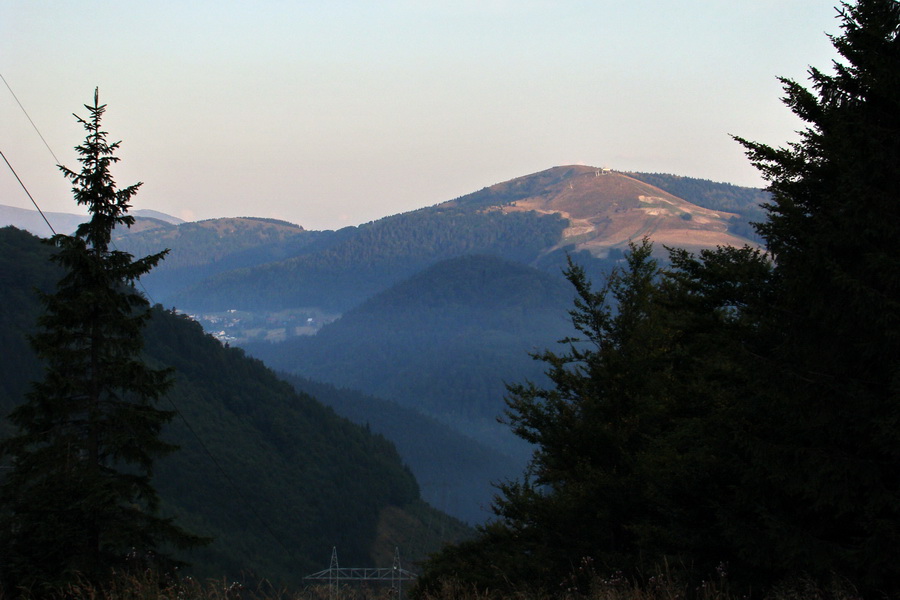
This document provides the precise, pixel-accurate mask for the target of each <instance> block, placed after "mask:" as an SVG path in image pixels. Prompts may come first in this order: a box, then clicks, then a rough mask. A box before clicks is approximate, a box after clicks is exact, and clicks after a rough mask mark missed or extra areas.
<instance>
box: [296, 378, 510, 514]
mask: <svg viewBox="0 0 900 600" xmlns="http://www.w3.org/2000/svg"><path fill="white" fill-rule="evenodd" d="M282 377H283V378H284V380H285V381H287V382H289V383H291V384H292V385H293V386H294V387H295V388H296V389H297V390H299V391H301V392H305V393H307V394H309V395H311V396H314V397H315V398H316V399H317V400H319V401H320V402H322V403H323V404H325V405H327V406H330V407H331V408H333V409H334V411H335V412H336V413H337V414H339V415H341V416H343V417H347V418H348V419H350V420H351V421H353V422H354V423H357V424H359V425H364V426H365V427H366V428H367V429H371V430H372V432H374V433H378V434H381V435H383V436H385V437H386V438H387V439H389V440H390V441H392V442H393V443H394V445H395V446H396V447H397V451H398V452H399V453H400V456H401V457H402V458H403V461H404V462H405V463H406V464H408V465H409V468H410V470H412V472H413V475H415V476H416V480H417V481H418V482H419V485H420V486H421V489H422V498H423V499H425V500H426V501H427V502H428V503H429V504H430V505H432V506H434V507H436V508H438V509H440V510H442V511H444V512H446V513H448V514H452V515H455V516H456V517H458V518H460V519H463V520H465V521H467V522H469V523H481V522H483V521H484V520H485V518H487V517H488V516H489V515H490V514H491V512H490V504H491V502H492V501H493V497H494V495H495V493H496V490H495V489H494V487H493V486H491V485H489V484H490V483H492V482H499V481H500V480H502V479H504V478H506V477H508V476H509V475H510V474H511V473H516V472H517V471H518V470H519V469H520V468H521V464H520V462H519V461H516V460H513V459H512V458H510V457H508V456H506V455H504V454H503V453H501V452H498V451H497V450H495V449H493V448H489V447H487V446H486V445H484V444H482V443H479V442H477V441H475V440H474V439H473V438H471V437H469V436H467V435H465V434H463V433H460V432H459V431H457V430H455V429H453V428H451V427H449V426H447V425H445V424H443V423H441V422H439V421H437V419H435V418H433V417H428V416H426V415H424V414H422V413H420V412H418V411H416V410H415V409H412V408H410V407H407V406H401V405H399V404H397V403H396V402H392V401H390V400H383V399H381V398H376V397H374V396H369V395H366V394H363V393H361V392H357V391H355V390H349V389H342V388H337V387H335V386H333V385H330V384H326V383H319V382H316V381H312V380H310V379H306V378H303V377H298V376H296V375H288V374H283V375H282Z"/></svg>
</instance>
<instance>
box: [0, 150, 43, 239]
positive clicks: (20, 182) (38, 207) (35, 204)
mask: <svg viewBox="0 0 900 600" xmlns="http://www.w3.org/2000/svg"><path fill="white" fill-rule="evenodd" d="M0 156H2V157H3V162H5V163H6V166H7V167H9V170H10V171H12V174H13V175H15V176H16V181H18V182H19V185H21V186H22V189H23V190H25V193H26V194H27V195H28V198H29V199H30V200H31V203H32V204H34V207H35V208H36V209H37V211H38V213H40V215H41V218H42V219H44V223H46V224H47V227H49V228H50V231H52V232H53V235H56V230H55V229H53V225H51V224H50V221H48V220H47V215H45V214H44V211H42V210H41V207H40V206H38V203H37V202H35V200H34V197H33V196H32V195H31V192H29V191H28V188H27V187H25V184H24V183H23V182H22V179H21V178H20V177H19V174H18V173H16V170H15V169H13V166H12V165H11V164H9V161H8V160H7V159H6V155H5V154H3V151H2V150H0Z"/></svg>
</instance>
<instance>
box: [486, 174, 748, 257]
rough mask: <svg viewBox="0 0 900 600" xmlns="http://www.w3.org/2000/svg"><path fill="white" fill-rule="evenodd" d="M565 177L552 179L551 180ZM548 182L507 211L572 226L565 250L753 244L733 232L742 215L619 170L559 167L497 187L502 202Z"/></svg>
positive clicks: (565, 238)
mask: <svg viewBox="0 0 900 600" xmlns="http://www.w3.org/2000/svg"><path fill="white" fill-rule="evenodd" d="M550 174H553V175H559V176H556V177H548V175H550ZM533 178H540V179H544V180H547V182H548V184H547V185H546V187H542V188H539V190H536V191H538V193H536V194H531V195H528V196H527V197H524V198H521V199H517V200H513V201H512V202H511V203H509V204H506V205H503V206H502V207H501V210H503V211H504V212H515V211H529V210H533V211H537V212H540V213H548V214H549V213H556V214H559V215H560V216H562V217H563V218H565V219H567V220H568V221H569V226H568V227H567V228H566V229H565V230H564V231H563V234H562V239H561V240H560V242H559V246H563V245H571V244H574V245H575V247H576V248H577V249H579V250H581V249H583V250H588V251H590V252H591V254H593V255H594V256H598V257H603V256H605V255H606V254H607V253H608V251H609V249H610V248H623V247H626V246H627V245H628V242H629V241H631V240H640V239H641V238H643V237H645V236H647V237H649V238H650V239H651V240H653V241H654V242H655V243H656V244H657V247H659V248H660V249H661V247H662V246H676V247H681V248H687V249H689V250H698V249H700V248H709V247H714V246H717V245H730V246H742V245H744V244H750V243H752V242H750V240H748V239H746V238H743V237H740V236H737V235H734V234H733V233H729V231H728V226H729V220H731V219H738V218H740V215H738V214H736V213H730V212H725V211H716V210H710V209H708V208H703V207H700V206H697V205H696V204H692V203H690V202H688V201H686V200H683V199H681V198H678V197H676V196H673V195H672V194H669V193H668V192H665V191H663V190H661V189H659V188H657V187H654V186H652V185H650V184H648V183H644V182H643V181H640V180H638V179H636V178H634V177H631V176H630V175H627V174H625V173H620V172H618V171H610V170H606V169H597V168H594V167H586V166H567V167H554V168H553V169H549V170H548V171H545V172H542V173H537V174H535V175H528V176H526V177H520V178H517V179H513V180H511V181H507V182H505V183H500V184H497V185H496V186H492V188H490V189H492V191H494V192H495V193H496V194H497V197H504V196H507V197H508V196H514V195H517V194H516V191H517V188H522V187H531V188H532V189H533V186H531V185H530V183H531V182H529V181H528V180H529V179H533Z"/></svg>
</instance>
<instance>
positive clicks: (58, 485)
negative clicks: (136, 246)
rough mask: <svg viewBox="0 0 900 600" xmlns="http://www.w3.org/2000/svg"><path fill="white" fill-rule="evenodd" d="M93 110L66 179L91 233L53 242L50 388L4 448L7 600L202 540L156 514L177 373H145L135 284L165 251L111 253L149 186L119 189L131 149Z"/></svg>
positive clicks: (48, 299)
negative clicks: (57, 276)
mask: <svg viewBox="0 0 900 600" xmlns="http://www.w3.org/2000/svg"><path fill="white" fill-rule="evenodd" d="M85 108H87V109H88V111H89V113H90V116H89V117H88V118H87V119H82V118H78V120H79V122H80V123H82V124H83V125H84V127H85V129H86V130H87V136H86V138H85V141H84V143H83V145H81V146H78V147H76V150H77V151H78V153H79V155H80V158H79V161H80V162H81V163H82V168H81V171H80V172H79V173H76V172H74V171H71V170H69V169H67V168H65V167H60V168H61V169H62V171H63V173H64V175H65V176H66V177H67V178H68V179H70V180H71V181H72V183H73V188H72V190H73V193H74V196H75V200H76V202H77V203H78V204H80V205H85V206H87V209H88V212H89V213H90V220H89V221H87V222H85V223H83V224H82V225H80V226H79V227H78V229H77V231H76V233H75V235H73V236H68V235H55V236H53V237H52V238H51V239H50V240H49V243H50V244H52V245H53V246H55V247H56V248H57V252H56V254H54V256H53V258H52V260H53V261H54V262H55V263H56V264H58V265H59V266H60V267H61V268H62V272H63V276H62V279H61V280H60V281H59V283H58V285H57V289H56V292H55V293H53V294H43V295H42V300H43V303H44V306H45V312H44V314H43V315H42V316H41V317H40V319H39V323H38V324H39V331H38V333H37V334H35V335H34V336H33V337H32V339H31V342H32V345H33V347H34V349H35V351H36V353H37V354H38V356H39V357H40V358H41V359H42V360H43V361H44V364H45V376H44V379H43V381H41V382H39V383H36V384H34V386H33V388H32V390H31V391H30V392H29V393H28V394H27V400H26V402H25V403H24V404H22V405H21V406H19V407H18V408H16V409H15V410H14V411H13V412H12V414H11V415H10V419H11V421H12V423H13V424H14V425H15V427H16V428H17V433H16V434H15V435H13V436H12V437H10V438H9V439H6V440H4V441H3V442H2V445H0V449H2V453H3V456H4V458H5V459H6V460H7V461H10V463H11V464H10V465H9V467H8V470H7V471H6V472H5V473H4V478H3V482H2V487H0V501H2V509H3V512H2V521H0V524H2V527H0V536H2V537H0V543H2V556H3V560H2V563H0V574H2V583H3V585H4V590H5V591H6V593H11V592H12V591H13V590H16V589H22V588H25V589H30V590H32V591H33V592H35V593H40V592H41V591H42V590H45V589H49V588H52V587H55V586H59V585H61V584H64V583H66V582H67V581H71V580H72V578H73V577H76V576H80V577H85V578H88V579H90V580H93V581H98V580H100V579H102V578H103V577H105V576H107V575H108V574H109V572H110V569H113V568H126V567H127V566H128V564H129V562H130V561H131V562H132V563H134V564H135V565H136V566H138V567H139V568H145V567H146V566H148V565H150V566H161V567H165V566H167V563H168V561H169V558H168V557H167V555H166V549H171V548H172V547H189V546H192V545H197V544H200V543H202V542H203V541H204V540H202V539H201V538H198V537H195V536H192V535H190V534H188V533H187V532H185V531H183V530H182V529H180V528H179V527H178V526H177V525H175V524H174V523H173V522H172V521H171V520H170V519H165V518H162V517H160V516H158V515H157V508H158V498H157V496H156V492H155V490H154V489H153V487H152V486H151V482H150V476H151V473H152V466H153V461H154V459H155V458H158V457H160V456H163V455H165V454H166V453H169V452H172V451H173V450H174V449H175V448H174V447H173V446H171V445H169V444H167V443H165V442H163V441H162V440H161V439H160V437H159V434H160V431H161V429H162V427H163V425H164V424H165V423H167V422H168V421H169V420H171V418H172V416H173V414H172V413H171V412H166V411H163V410H160V409H158V408H156V406H155V404H156V401H157V400H158V399H159V398H160V397H161V395H162V394H164V393H165V391H166V389H167V388H168V387H169V384H170V372H169V371H168V370H155V369H151V368H149V367H148V366H147V365H145V364H144V363H143V362H142V361H141V357H140V353H141V348H142V333H141V332H142V328H143V326H144V324H145V322H146V320H147V318H149V310H148V309H149V305H148V302H147V300H146V299H145V298H144V297H143V296H142V295H141V294H140V293H139V292H138V291H137V290H136V289H135V287H134V284H135V282H136V281H137V280H138V278H139V277H140V276H141V275H143V274H145V273H147V272H148V271H149V270H150V269H151V268H153V266H155V265H156V264H157V263H158V262H159V261H160V260H161V259H162V258H163V257H164V256H165V252H160V253H157V254H153V255H150V256H146V257H144V258H141V259H137V260H135V259H134V258H133V257H132V256H131V255H130V254H127V253H125V252H120V251H117V250H112V249H110V247H109V244H110V236H111V232H112V230H113V228H114V227H116V226H119V225H124V226H130V225H131V224H132V223H133V222H134V218H133V217H131V216H129V215H128V214H127V211H128V208H129V201H130V199H131V197H132V196H133V195H134V194H135V193H136V192H137V190H138V187H139V186H140V184H136V185H132V186H129V187H126V188H123V189H117V188H116V184H115V181H114V180H113V177H112V175H111V174H110V170H109V168H110V165H111V164H112V163H114V162H116V161H117V160H118V158H117V157H115V156H114V155H113V154H114V151H115V150H116V149H117V148H118V145H119V143H118V142H115V143H109V142H107V139H106V136H107V134H106V132H105V131H102V130H101V118H102V116H103V113H104V111H105V109H106V106H105V105H100V104H99V101H98V95H97V93H96V92H95V94H94V104H93V106H89V105H85Z"/></svg>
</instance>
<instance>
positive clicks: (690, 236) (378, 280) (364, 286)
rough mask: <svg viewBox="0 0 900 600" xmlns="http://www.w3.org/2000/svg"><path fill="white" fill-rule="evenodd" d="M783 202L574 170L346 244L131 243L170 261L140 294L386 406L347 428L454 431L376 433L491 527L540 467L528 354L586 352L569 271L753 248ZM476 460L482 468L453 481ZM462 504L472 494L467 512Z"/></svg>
mask: <svg viewBox="0 0 900 600" xmlns="http://www.w3.org/2000/svg"><path fill="white" fill-rule="evenodd" d="M767 199H768V196H767V194H766V192H764V191H762V190H759V189H754V188H744V187H739V186H734V185H730V184H726V183H714V182H711V181H706V180H701V179H694V178H686V177H678V176H674V175H665V174H651V173H624V172H618V171H611V170H606V169H598V168H594V167H586V166H564V167H554V168H552V169H548V170H546V171H542V172H539V173H535V174H532V175H527V176H524V177H519V178H516V179H513V180H510V181H507V182H503V183H499V184H496V185H492V186H489V187H486V188H483V189H482V190H479V191H477V192H474V193H471V194H468V195H465V196H462V197H459V198H456V199H453V200H449V201H447V202H443V203H440V204H437V205H435V206H431V207H427V208H422V209H419V210H416V211H412V212H408V213H403V214H398V215H394V216H390V217H385V218H383V219H379V220H377V221H373V222H371V223H366V224H363V225H360V226H358V227H347V228H344V229H341V230H338V231H308V230H305V229H303V228H302V227H300V226H297V225H294V224H291V223H287V222H284V221H277V220H272V219H257V218H251V217H246V218H235V219H212V220H208V221H199V222H192V223H174V222H172V220H171V219H167V218H165V216H164V215H159V214H156V215H145V216H143V217H141V216H140V214H139V215H138V216H139V218H138V222H137V224H136V225H135V226H134V227H132V228H131V229H130V230H125V231H120V232H117V236H116V240H115V242H116V244H117V246H118V247H119V248H120V249H123V250H127V251H130V252H132V253H134V254H136V255H144V254H148V253H151V252H156V251H158V250H160V249H161V248H166V247H168V248H171V249H172V252H171V253H170V255H169V256H168V257H167V259H166V260H165V261H164V262H163V263H162V264H161V266H160V267H159V268H158V269H156V270H155V271H154V272H153V273H151V274H150V275H149V276H148V277H146V278H145V279H143V280H142V283H143V285H144V286H145V289H146V290H147V292H148V294H149V295H150V296H151V297H152V298H153V300H154V301H157V302H162V303H164V304H165V305H166V306H175V307H177V308H179V309H180V310H184V311H187V312H189V313H191V314H194V315H198V316H200V315H203V314H206V313H217V315H218V316H217V317H216V327H217V329H216V333H217V335H220V336H227V339H230V340H233V341H232V343H237V344H241V345H243V346H244V347H245V348H246V349H247V350H248V351H249V352H251V353H253V354H254V355H255V356H258V357H260V358H263V359H264V360H265V361H266V362H267V363H268V364H269V365H271V366H272V367H274V368H276V369H278V370H280V371H283V372H285V373H287V374H290V376H291V377H299V378H300V379H294V380H293V381H294V383H295V384H296V385H297V386H298V387H299V388H300V389H304V386H306V387H307V388H308V387H309V386H310V385H317V384H315V381H321V382H326V383H328V384H330V385H332V386H334V388H328V389H340V390H342V392H341V393H344V392H346V393H348V394H349V393H352V392H351V391H350V390H358V391H359V392H361V393H363V394H364V395H366V396H364V397H368V398H370V399H371V401H363V400H359V399H356V400H354V401H352V402H350V401H346V398H345V399H344V401H337V400H335V401H334V402H333V403H331V405H332V406H333V407H334V408H335V410H337V411H339V412H340V413H341V414H346V415H347V416H350V417H351V418H353V419H354V420H356V421H357V422H359V423H369V422H371V423H376V422H378V423H381V422H382V421H383V419H382V418H381V416H379V414H376V413H377V412H379V411H387V412H388V413H390V414H399V413H398V412H397V411H398V410H405V411H416V413H417V414H418V415H419V416H421V417H425V418H427V419H431V420H436V421H437V422H440V423H442V425H441V426H442V427H446V428H449V429H447V430H445V432H449V434H448V435H450V437H453V436H456V437H455V438H454V440H453V441H452V442H451V441H447V440H449V438H447V437H446V436H444V434H441V435H442V436H444V437H442V439H445V442H444V443H442V446H443V447H442V448H440V447H438V448H435V447H430V446H429V445H428V440H427V439H423V438H421V437H419V438H417V439H412V438H410V437H409V436H407V439H404V440H403V441H402V443H401V441H400V438H399V437H398V436H400V434H399V433H398V431H397V430H396V429H394V430H391V429H390V428H384V427H382V426H381V425H379V427H380V428H379V429H378V431H380V432H383V433H384V435H387V436H389V437H391V436H393V437H392V439H394V440H395V442H396V443H397V444H398V447H399V448H400V449H401V452H402V453H403V457H404V460H405V461H406V462H407V464H409V465H410V467H411V468H412V469H413V472H414V474H415V475H416V477H417V479H418V480H419V482H420V484H421V485H422V493H423V497H424V498H425V499H426V500H428V501H429V502H432V503H433V504H435V505H436V506H438V507H440V508H443V509H445V510H448V511H450V512H451V513H452V514H454V515H456V516H458V517H460V518H463V519H466V520H468V521H470V522H476V521H478V520H482V519H483V518H484V517H485V516H486V514H487V513H486V512H485V506H486V505H487V504H489V502H490V498H491V494H492V488H491V486H490V481H487V480H485V478H486V477H490V479H492V480H495V481H496V480H497V479H501V478H503V477H512V476H516V475H517V474H518V471H519V470H520V469H521V467H522V466H523V465H524V462H525V460H526V457H527V454H528V449H527V448H526V447H524V446H523V445H522V444H521V443H517V440H515V439H513V438H512V436H511V434H509V432H508V431H507V430H506V428H505V427H504V426H501V425H498V424H497V418H498V417H499V416H501V415H502V411H503V408H504V404H503V395H504V390H505V388H504V383H505V382H519V381H522V380H524V379H531V380H538V381H539V380H540V378H541V377H542V374H541V372H540V368H541V367H540V365H539V363H536V362H535V361H533V360H531V358H530V357H529V352H534V351H538V350H542V349H543V348H546V347H550V346H553V345H554V344H555V342H556V341H557V340H559V339H561V338H562V337H565V336H566V335H569V334H571V327H570V325H569V323H568V321H567V310H568V309H569V308H570V305H571V297H572V296H571V292H569V291H568V288H567V284H566V283H565V282H564V281H563V279H562V277H561V270H562V268H563V267H564V266H565V264H566V259H567V257H572V258H573V259H574V260H575V261H576V262H578V263H579V264H581V265H583V266H584V267H585V268H586V270H587V272H588V273H589V274H590V275H591V277H592V278H593V279H595V280H597V281H599V280H601V279H602V278H603V277H604V276H605V274H606V273H608V272H609V270H610V269H612V268H615V266H616V265H617V264H620V262H621V260H622V259H623V256H624V252H625V251H627V248H628V243H629V242H630V241H639V240H640V239H641V238H643V237H645V236H646V237H649V238H650V239H651V240H653V241H654V242H655V243H656V245H657V249H658V250H659V251H660V253H661V254H662V252H663V246H677V247H685V248H688V249H689V250H693V251H696V250H699V249H701V248H706V247H713V246H716V245H744V244H751V245H752V244H755V243H756V242H757V241H758V240H757V238H756V237H755V234H754V231H753V228H752V226H751V225H750V222H751V221H759V220H762V217H763V209H762V208H761V204H762V203H764V202H765V201H767ZM3 214H4V213H2V212H0V217H2V216H3ZM223 314H228V315H231V317H230V318H227V319H224V320H223V319H222V318H221V315H223ZM285 314H291V315H293V316H294V317H296V316H297V315H300V317H299V320H300V321H301V322H297V320H296V319H295V320H294V321H289V320H287V319H286V318H285V317H284V315H285ZM341 314H343V316H342V317H341V318H339V319H337V320H336V321H334V322H333V323H331V324H328V325H325V326H324V327H322V329H321V330H320V331H319V333H318V334H317V335H315V336H312V337H309V336H301V335H297V334H299V333H309V332H310V331H314V330H315V329H317V328H318V327H319V326H321V325H316V326H315V327H309V326H303V325H305V324H306V321H309V322H313V321H314V320H316V321H320V319H318V317H319V316H320V315H331V317H330V318H328V319H325V320H321V322H327V321H330V320H332V319H333V318H335V317H337V316H338V315H341ZM236 315H240V316H239V317H238V316H236ZM306 315H309V318H308V319H307V318H305V316H306ZM249 316H253V318H252V319H251V318H249ZM313 316H315V317H316V319H313V318H312V317H313ZM223 323H224V324H223ZM223 339H224V338H223ZM264 339H265V340H272V339H284V341H283V342H281V343H269V342H263V341H262V340H264ZM303 382H306V383H303ZM326 395H329V397H331V398H337V397H338V396H339V395H340V394H338V395H337V396H335V395H334V394H326ZM379 398H381V399H383V400H379ZM382 402H388V403H389V404H380V403H382ZM351 406H352V409H351V408H350V407H351ZM366 406H369V407H370V408H371V411H372V412H371V414H369V415H368V416H366V414H365V407H366ZM351 413H352V415H351ZM407 417H408V419H409V421H410V422H414V421H415V419H416V418H417V417H415V416H414V415H412V414H411V413H407ZM415 422H418V421H415ZM419 426H421V427H426V425H424V422H422V423H421V424H420V425H419ZM436 435H437V434H436ZM466 444H469V445H471V448H472V452H470V453H469V454H471V455H472V456H475V455H478V456H479V457H480V458H479V459H478V461H477V462H478V463H479V464H478V465H477V466H475V465H469V466H468V467H465V466H460V467H459V468H456V469H448V468H447V467H446V465H450V464H454V463H453V461H454V460H457V461H458V462H459V460H461V458H462V455H461V451H460V448H462V447H465V445H466ZM426 455H427V456H430V457H431V458H430V459H429V460H422V459H421V457H422V456H426ZM475 479H479V480H480V481H477V482H473V480H475ZM448 489H465V490H466V493H465V495H464V498H463V499H462V500H460V499H453V500H452V502H451V501H449V500H448V498H447V494H446V490H448Z"/></svg>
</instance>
